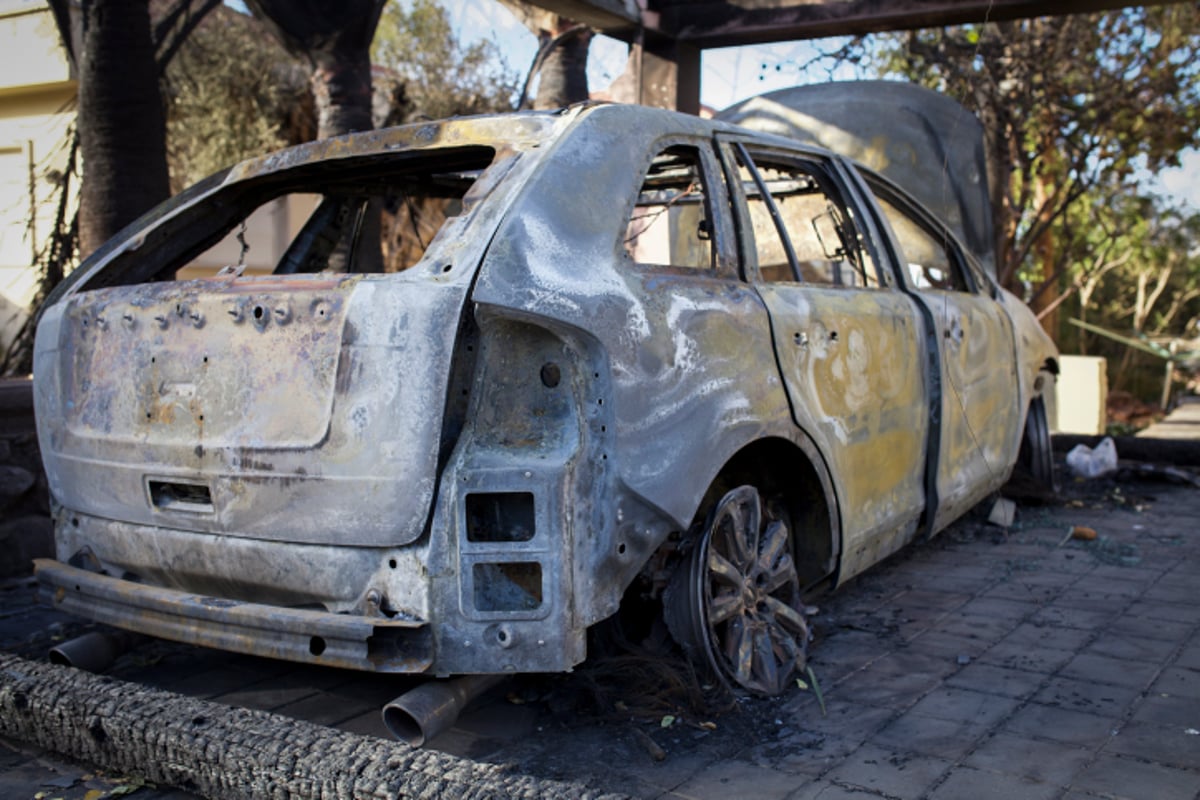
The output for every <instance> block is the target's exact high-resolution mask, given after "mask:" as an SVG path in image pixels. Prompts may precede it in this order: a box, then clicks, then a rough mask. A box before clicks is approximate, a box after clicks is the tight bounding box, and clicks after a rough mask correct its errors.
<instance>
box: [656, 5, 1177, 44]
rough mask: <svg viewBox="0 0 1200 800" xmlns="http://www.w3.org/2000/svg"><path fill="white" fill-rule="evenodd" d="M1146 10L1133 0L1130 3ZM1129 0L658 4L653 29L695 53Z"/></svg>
mask: <svg viewBox="0 0 1200 800" xmlns="http://www.w3.org/2000/svg"><path fill="white" fill-rule="evenodd" d="M1147 4H1149V5H1154V4H1156V3H1154V2H1153V0H1152V1H1151V2H1150V3H1146V2H1139V3H1136V5H1147ZM1130 5H1134V3H1131V2H1129V0H1051V2H1035V0H816V1H815V2H814V0H807V1H805V0H774V2H772V0H749V1H748V2H738V3H737V4H736V5H735V4H734V3H732V2H718V1H717V0H699V1H698V2H680V1H679V0H661V1H660V2H659V3H658V7H659V9H660V14H661V16H660V20H659V29H660V31H661V32H662V33H664V34H666V35H667V36H669V37H670V38H672V39H677V40H679V41H685V42H688V43H689V44H692V45H695V46H697V47H700V48H709V47H728V46H730V45H745V44H763V43H767V42H779V41H794V40H798V39H819V38H822V37H826V36H846V35H854V34H864V33H878V32H880V31H894V30H912V29H915V28H933V27H941V26H944V25H963V24H967V23H979V22H1002V21H1008V20H1014V19H1025V18H1028V17H1043V16H1056V15H1062V14H1086V13H1092V12H1096V11H1109V10H1112V9H1117V8H1124V7H1127V6H1130Z"/></svg>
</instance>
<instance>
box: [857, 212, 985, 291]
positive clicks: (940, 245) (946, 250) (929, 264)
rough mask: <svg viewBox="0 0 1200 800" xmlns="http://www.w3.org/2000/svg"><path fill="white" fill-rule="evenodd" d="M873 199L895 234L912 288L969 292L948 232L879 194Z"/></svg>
mask: <svg viewBox="0 0 1200 800" xmlns="http://www.w3.org/2000/svg"><path fill="white" fill-rule="evenodd" d="M876 199H877V200H878V201H879V208H880V210H882V211H883V215H884V216H885V217H886V218H887V221H888V224H889V225H890V226H891V228H892V233H893V234H894V235H895V238H896V244H897V245H898V246H899V248H900V258H901V259H902V260H903V262H904V264H905V267H906V269H907V271H908V281H909V284H910V285H911V286H912V287H913V288H914V289H935V290H940V291H947V292H968V291H970V287H969V286H968V285H967V280H966V277H965V276H964V275H963V271H962V267H961V265H960V263H959V260H958V257H957V255H956V253H955V251H954V246H953V244H952V243H951V241H950V237H949V235H948V234H946V233H945V232H939V231H934V230H931V229H930V228H929V227H927V226H925V225H922V224H921V223H920V222H918V221H917V220H915V219H913V218H912V217H911V216H910V215H908V214H907V213H905V212H904V211H903V210H901V209H900V208H898V207H897V206H895V205H893V204H892V203H890V202H888V201H887V200H885V199H883V198H882V197H879V196H878V195H876Z"/></svg>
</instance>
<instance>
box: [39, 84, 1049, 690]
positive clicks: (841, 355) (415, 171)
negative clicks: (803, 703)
mask: <svg viewBox="0 0 1200 800" xmlns="http://www.w3.org/2000/svg"><path fill="white" fill-rule="evenodd" d="M289 197H299V198H302V199H307V200H308V201H309V207H311V213H309V214H308V216H307V218H306V219H305V221H304V222H303V224H300V225H297V226H294V227H295V230H293V231H291V232H290V233H289V238H288V239H287V240H286V241H285V242H284V243H283V246H282V247H281V252H280V255H279V257H278V259H277V260H276V262H275V263H274V264H273V265H272V266H271V267H270V269H269V270H268V271H266V272H265V273H264V274H253V271H252V270H249V269H247V264H246V263H245V256H246V246H245V245H243V246H242V247H241V248H240V250H241V254H240V256H238V258H237V260H236V261H233V262H232V263H229V264H226V265H224V268H223V269H219V270H209V271H208V272H204V271H203V270H201V269H200V268H199V267H197V263H198V259H199V257H200V255H201V254H203V253H205V252H206V251H209V250H210V248H212V247H214V246H215V245H217V244H218V243H220V242H222V241H230V239H229V237H233V239H236V240H239V241H245V233H244V227H245V224H246V220H247V218H248V217H249V216H250V215H251V214H252V213H253V212H255V210H256V209H260V208H263V207H266V206H268V205H269V204H270V203H274V202H278V201H279V199H280V198H289ZM249 246H250V247H254V245H249ZM1055 359H1056V353H1055V351H1054V348H1053V346H1052V344H1051V342H1050V341H1049V340H1048V339H1047V337H1046V336H1045V335H1044V334H1043V333H1042V331H1041V329H1040V328H1039V327H1038V324H1037V322H1036V321H1035V319H1034V318H1033V317H1032V315H1031V314H1030V313H1029V311H1028V310H1027V309H1026V307H1025V306H1024V305H1023V304H1022V303H1021V302H1020V301H1018V300H1017V299H1016V298H1014V297H1013V296H1011V295H1009V294H1008V293H1006V292H1004V291H1002V290H1001V289H1000V288H999V287H998V286H997V285H996V283H995V281H994V280H993V278H992V277H991V276H990V275H989V274H988V272H987V270H986V269H984V268H983V267H982V266H981V265H980V263H979V261H978V259H977V258H975V257H974V256H973V255H972V254H971V252H970V251H969V250H968V249H967V248H965V247H964V246H963V245H962V244H961V243H960V241H959V238H958V237H957V236H956V235H955V234H954V233H953V232H951V230H950V229H949V228H948V227H947V226H946V225H945V224H943V222H942V221H940V220H939V219H938V218H936V217H935V216H934V215H933V214H932V213H930V212H929V211H927V210H926V209H925V208H924V207H923V206H922V205H921V204H920V203H918V202H917V201H915V200H914V199H913V198H912V197H911V196H910V195H909V194H908V193H907V192H906V191H905V190H904V189H902V188H901V187H900V186H898V185H896V184H895V183H893V182H892V181H890V180H889V179H887V178H885V177H883V176H882V175H881V174H879V173H876V172H873V171H871V170H868V169H866V168H864V167H860V166H857V165H856V164H855V163H853V162H851V161H850V160H848V159H846V158H844V157H841V156H838V155H835V154H834V153H832V152H829V151H827V150H823V149H820V148H817V147H811V146H806V145H802V144H799V143H797V142H796V141H793V140H790V139H787V138H783V137H778V136H772V135H768V134H762V133H756V132H753V131H750V130H747V129H745V128H740V127H737V126H734V125H730V124H726V123H722V122H714V121H708V120H702V119H699V118H696V117H691V116H686V115H681V114H676V113H673V112H668V111H661V110H655V109H649V108H642V107H633V106H620V105H592V104H588V105H582V106H575V107H571V108H569V109H565V110H563V111H560V112H556V113H521V114H516V115H502V116H493V117H476V118H463V119H456V120H450V121H446V122H440V123H431V124H418V125H414V126H408V127H400V128H394V129H388V130H380V131H372V132H365V133H359V134H354V135H350V136H346V137H341V138H336V139H331V140H326V141H319V142H314V143H311V144H307V145H304V146H301V147H297V148H293V149H290V150H286V151H283V152H280V153H276V154H273V155H268V156H265V157H262V158H259V159H256V160H252V161H248V162H245V163H243V164H240V165H238V166H236V167H234V168H232V169H230V170H228V171H227V172H224V173H222V174H219V175H216V176H214V177H212V178H211V179H209V180H207V181H205V182H202V183H201V184H198V185H196V186H194V187H192V188H191V189H189V190H187V191H186V192H184V193H182V194H180V195H179V196H177V197H175V198H174V199H172V200H170V201H169V202H167V203H166V204H164V205H163V206H161V207H159V208H158V209H156V210H155V211H153V212H152V213H150V214H149V215H147V216H146V217H145V218H143V219H142V220H140V221H139V222H137V223H135V224H134V225H132V226H131V227H130V228H129V229H127V230H125V231H124V232H123V233H121V234H120V235H118V236H117V237H115V238H114V239H113V240H112V241H110V242H108V243H107V244H106V245H105V246H104V247H103V248H102V249H101V250H100V251H98V252H97V253H95V254H94V255H93V256H92V257H91V258H89V259H88V260H87V261H86V262H85V263H84V264H83V265H82V266H81V267H80V268H79V269H78V270H77V271H75V272H74V273H73V274H72V275H71V276H70V277H69V278H68V279H67V281H65V282H64V284H63V285H62V286H61V287H60V288H59V290H58V291H57V292H56V293H55V295H54V296H53V297H52V298H51V300H50V302H49V303H48V305H47V307H46V309H45V311H44V313H43V315H42V318H41V320H40V324H39V327H38V334H37V341H36V356H35V394H36V411H37V420H38V433H39V436H40V440H41V446H42V452H43V455H44V459H45V465H46V471H47V474H48V477H49V482H50V487H51V491H52V494H53V497H54V501H55V524H56V540H57V560H54V561H51V560H45V561H41V562H39V563H38V564H37V575H38V580H39V582H40V584H41V587H42V591H43V594H44V597H46V598H47V599H48V601H49V602H51V603H53V604H54V605H55V606H57V607H59V608H61V609H63V610H66V611H69V612H71V613H73V614H78V615H80V616H83V617H87V618H90V619H93V620H97V621H100V622H104V623H108V624H111V625H114V626H118V627H120V628H125V629H130V630H135V631H140V632H143V633H147V634H151V635H154V636H159V637H164V638H167V639H173V640H178V641H183V642H190V643H195V644H200V645H206V646H210V647H216V648H223V649H226V650H231V651H237V652H241V653H250V654H257V655H263V656H270V657H276V658H282V659H289V660H293V661H297V662H307V663H313V664H323V665H330V666H336V667H343V668H352V669H358V670H370V671H379V672H399V673H424V674H428V675H436V676H444V675H450V674H480V673H508V672H528V671H566V670H571V669H572V668H573V667H575V666H576V665H577V664H579V663H580V662H581V661H582V660H583V659H584V657H585V655H586V652H585V651H586V644H585V643H586V641H587V639H586V633H587V631H588V629H589V628H590V627H592V626H594V625H596V624H597V623H599V622H600V621H602V620H605V619H606V618H608V617H610V616H612V615H613V614H614V613H615V612H617V610H618V608H619V606H620V604H621V602H622V597H623V595H625V594H626V593H627V590H630V587H633V589H632V591H636V592H638V593H640V595H642V596H649V597H653V598H657V599H659V600H661V603H662V613H663V614H664V616H665V617H666V622H667V623H668V626H669V628H670V630H671V632H672V633H673V634H674V636H675V637H677V639H678V640H679V642H680V644H681V645H682V646H683V648H684V650H685V651H686V652H687V653H688V654H689V655H690V656H691V657H692V658H693V659H695V660H696V661H697V663H699V664H701V665H704V666H706V667H709V668H711V669H712V671H714V672H715V673H716V674H718V675H720V676H722V677H723V678H724V679H725V680H726V681H727V682H728V683H729V684H731V685H732V686H734V687H740V688H742V689H745V690H748V691H751V692H756V693H762V694H773V693H778V692H780V691H782V690H783V689H784V688H786V687H787V686H788V685H790V683H791V682H792V681H793V678H794V674H795V672H796V670H798V669H803V665H804V659H805V652H806V647H807V645H808V641H809V638H810V634H809V629H808V621H807V619H806V606H805V604H804V601H803V599H802V598H803V596H804V594H805V592H806V591H807V590H808V589H810V588H812V587H815V586H817V585H819V584H822V583H825V584H836V583H838V582H841V581H844V580H846V579H847V578H849V577H851V576H853V575H855V574H856V573H858V572H860V571H861V570H863V569H864V568H866V567H868V566H870V565H871V564H874V563H875V562H877V561H879V560H880V559H882V558H884V557H885V556H887V555H888V554H889V553H892V552H893V551H895V550H896V549H897V548H899V547H901V546H902V545H903V544H904V543H905V542H907V541H909V540H911V539H913V538H914V537H915V536H917V535H921V534H932V533H934V532H936V531H938V530H940V529H941V528H943V527H944V526H946V525H947V524H948V523H950V522H951V521H952V520H954V519H955V518H957V517H959V516H960V515H962V514H963V513H964V512H966V511H967V510H968V509H970V508H971V507H972V506H973V505H974V504H976V503H978V502H979V501H980V500H981V499H982V498H985V497H987V496H988V495H989V494H991V493H994V492H995V491H997V489H998V488H999V487H1000V486H1001V485H1002V484H1004V482H1005V481H1006V479H1007V478H1008V477H1009V475H1010V473H1011V471H1012V470H1013V468H1014V465H1016V464H1017V463H1018V462H1024V463H1025V464H1026V465H1027V466H1028V467H1030V468H1031V469H1032V470H1033V471H1034V472H1035V473H1039V474H1041V475H1042V476H1043V477H1045V476H1047V475H1048V472H1047V470H1049V469H1050V468H1051V466H1052V465H1051V463H1050V462H1049V452H1050V451H1049V439H1048V436H1047V432H1046V414H1045V408H1044V404H1043V393H1045V392H1047V391H1048V390H1049V389H1050V388H1051V386H1052V382H1053V375H1054V374H1055V373H1056V364H1055Z"/></svg>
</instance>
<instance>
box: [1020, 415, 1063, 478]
mask: <svg viewBox="0 0 1200 800" xmlns="http://www.w3.org/2000/svg"><path fill="white" fill-rule="evenodd" d="M1018 464H1019V465H1020V466H1021V467H1022V468H1023V469H1024V470H1025V472H1027V473H1028V474H1029V477H1031V478H1033V480H1035V481H1037V482H1038V483H1039V484H1041V485H1042V486H1044V487H1045V488H1046V489H1048V490H1049V491H1051V492H1057V491H1058V476H1057V474H1056V473H1055V470H1054V447H1053V445H1052V444H1051V441H1050V423H1049V420H1048V418H1047V416H1046V403H1045V401H1044V400H1043V399H1042V398H1041V397H1035V398H1033V402H1031V403H1030V404H1029V414H1028V415H1027V416H1026V417H1025V433H1024V435H1023V436H1022V438H1021V453H1020V456H1019V458H1018Z"/></svg>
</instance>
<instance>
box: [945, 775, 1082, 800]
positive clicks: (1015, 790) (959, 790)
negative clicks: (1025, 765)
mask: <svg viewBox="0 0 1200 800" xmlns="http://www.w3.org/2000/svg"><path fill="white" fill-rule="evenodd" d="M1061 792H1062V789H1061V788H1059V787H1058V786H1055V785H1054V784H1050V783H1039V782H1037V781H1034V780H1031V779H1029V778H1022V777H1017V776H1014V775H1002V774H998V773H995V772H985V771H983V770H978V769H974V768H972V767H955V768H954V770H953V771H952V772H951V773H950V775H949V777H947V778H946V781H945V782H944V783H943V784H942V785H940V786H938V787H937V788H936V789H934V790H933V792H932V793H931V794H930V795H929V798H930V800H963V798H970V799H971V800H1052V798H1057V797H1058V795H1059V794H1060V793H1061Z"/></svg>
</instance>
